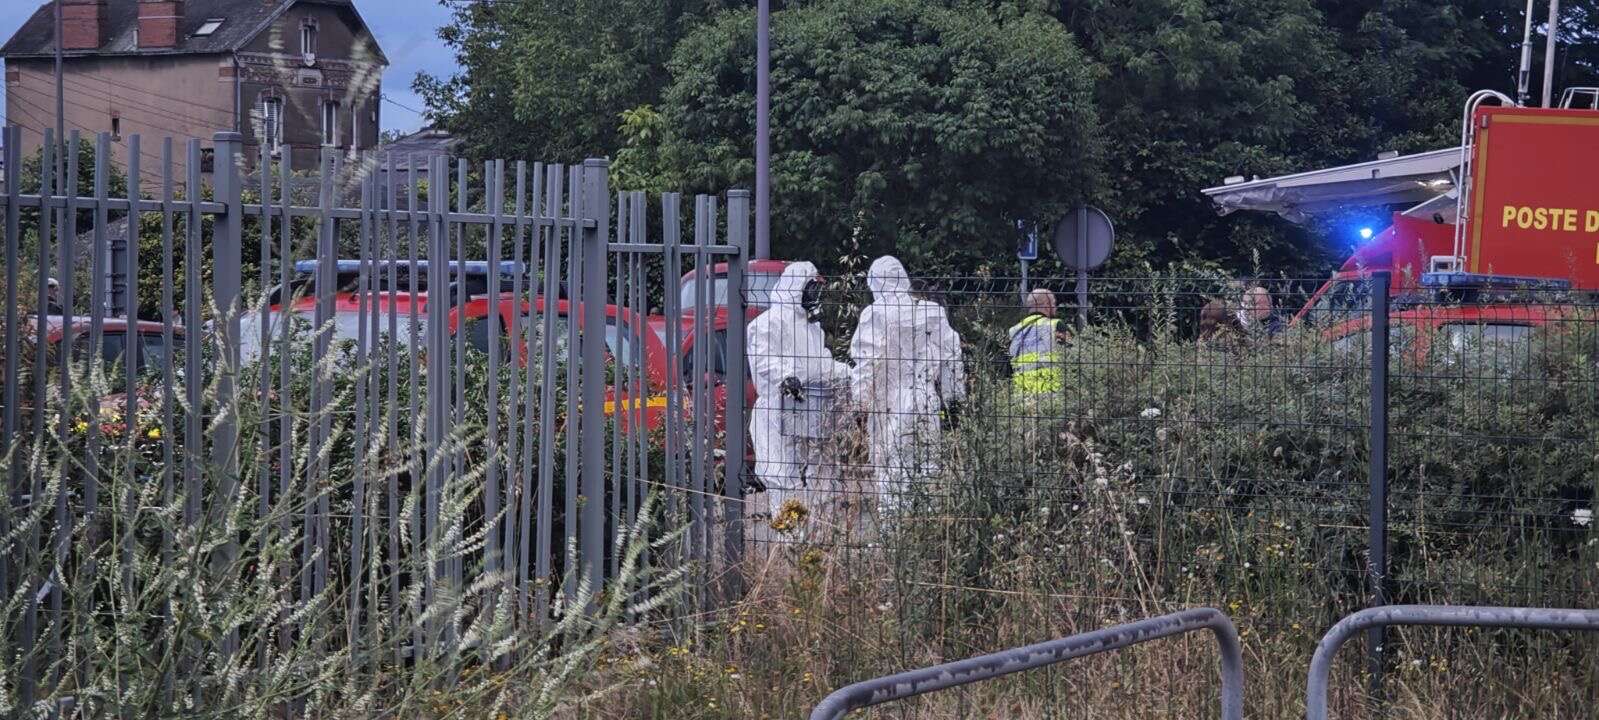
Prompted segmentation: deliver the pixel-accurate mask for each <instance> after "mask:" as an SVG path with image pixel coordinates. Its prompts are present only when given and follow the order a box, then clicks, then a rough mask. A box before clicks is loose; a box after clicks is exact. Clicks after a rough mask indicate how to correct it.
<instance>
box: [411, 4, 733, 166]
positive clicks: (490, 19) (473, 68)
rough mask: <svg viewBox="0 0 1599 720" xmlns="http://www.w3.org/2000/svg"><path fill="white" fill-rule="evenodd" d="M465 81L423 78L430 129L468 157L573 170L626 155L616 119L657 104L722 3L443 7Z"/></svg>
mask: <svg viewBox="0 0 1599 720" xmlns="http://www.w3.org/2000/svg"><path fill="white" fill-rule="evenodd" d="M449 4H450V5H451V6H452V7H453V8H454V22H453V23H452V24H450V25H448V26H445V27H444V28H442V29H441V30H440V31H439V35H440V37H441V38H443V39H444V41H445V43H446V44H448V45H449V46H450V47H451V48H452V49H454V51H455V54H456V60H457V62H458V63H459V64H460V66H461V71H460V72H459V73H457V74H456V75H454V76H451V77H437V76H432V75H426V74H423V75H419V76H418V77H417V78H416V82H415V87H416V90H417V91H418V92H419V93H420V94H421V95H422V97H423V98H424V99H425V100H426V102H427V106H428V116H429V119H430V120H431V121H433V122H434V123H437V124H439V125H442V126H443V127H444V128H446V129H448V130H450V131H451V132H454V133H456V134H457V135H459V136H460V137H462V138H464V139H465V140H466V147H467V152H468V154H470V155H473V156H476V157H480V158H486V157H515V158H523V159H537V160H548V161H552V162H572V161H577V160H582V159H583V158H585V157H604V156H609V155H611V154H613V153H615V152H616V149H617V148H618V147H619V146H620V145H621V142H620V137H619V135H618V126H619V125H620V124H621V120H620V118H621V114H622V112H623V111H625V110H630V109H633V108H636V107H639V106H641V105H648V104H651V103H656V102H658V101H659V98H660V94H661V90H662V88H664V87H665V86H666V84H667V82H668V77H667V59H668V58H669V57H670V56H671V53H672V49H673V47H674V46H675V45H676V44H677V41H678V40H679V39H680V38H682V37H683V35H684V34H685V33H687V32H688V31H689V30H690V29H692V28H693V27H694V25H695V23H696V22H697V21H698V20H699V19H700V18H702V17H705V16H707V15H708V14H710V13H712V12H713V11H715V10H717V9H718V8H720V7H722V6H724V5H725V4H727V3H724V2H720V1H719V0H523V1H520V2H514V3H512V2H493V3H449Z"/></svg>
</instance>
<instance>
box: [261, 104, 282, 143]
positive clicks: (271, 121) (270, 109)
mask: <svg viewBox="0 0 1599 720" xmlns="http://www.w3.org/2000/svg"><path fill="white" fill-rule="evenodd" d="M261 142H262V143H264V144H265V145H266V146H267V148H268V149H270V150H271V151H272V152H277V151H278V146H279V145H281V144H282V143H283V98H279V97H267V98H261Z"/></svg>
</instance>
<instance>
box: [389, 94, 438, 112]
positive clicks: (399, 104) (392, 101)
mask: <svg viewBox="0 0 1599 720" xmlns="http://www.w3.org/2000/svg"><path fill="white" fill-rule="evenodd" d="M378 97H381V98H383V101H384V102H387V103H389V104H390V105H393V106H395V107H397V108H400V109H401V110H409V111H411V112H414V113H416V114H418V115H426V114H427V113H426V112H424V111H421V110H418V109H416V108H414V107H411V106H410V105H406V104H405V103H402V102H400V101H398V100H395V99H394V98H391V97H389V95H388V93H383V94H381V95H379V96H378Z"/></svg>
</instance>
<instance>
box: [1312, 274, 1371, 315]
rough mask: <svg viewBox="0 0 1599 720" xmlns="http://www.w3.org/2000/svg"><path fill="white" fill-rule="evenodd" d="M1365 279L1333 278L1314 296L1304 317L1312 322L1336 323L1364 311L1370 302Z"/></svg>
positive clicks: (1367, 284)
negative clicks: (1314, 298)
mask: <svg viewBox="0 0 1599 720" xmlns="http://www.w3.org/2000/svg"><path fill="white" fill-rule="evenodd" d="M1369 287H1370V285H1369V283H1368V282H1367V281H1366V280H1335V281H1333V282H1332V284H1331V285H1330V286H1328V288H1327V291H1326V292H1324V293H1322V294H1321V297H1318V298H1316V304H1314V305H1312V306H1311V307H1310V312H1308V313H1306V316H1305V319H1306V320H1307V321H1309V322H1312V323H1337V322H1342V321H1344V320H1349V319H1351V318H1353V317H1354V316H1355V315H1357V314H1360V313H1364V312H1365V311H1366V310H1367V306H1368V303H1369V302H1370V297H1369V296H1370V294H1371V292H1370V289H1369Z"/></svg>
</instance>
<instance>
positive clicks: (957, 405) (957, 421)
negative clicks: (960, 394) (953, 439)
mask: <svg viewBox="0 0 1599 720" xmlns="http://www.w3.org/2000/svg"><path fill="white" fill-rule="evenodd" d="M961 409H962V408H961V401H959V400H953V401H950V402H948V403H946V404H945V405H944V423H945V424H947V425H949V429H951V430H954V429H956V428H958V427H960V426H961Z"/></svg>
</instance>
